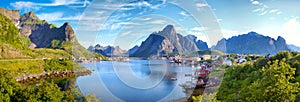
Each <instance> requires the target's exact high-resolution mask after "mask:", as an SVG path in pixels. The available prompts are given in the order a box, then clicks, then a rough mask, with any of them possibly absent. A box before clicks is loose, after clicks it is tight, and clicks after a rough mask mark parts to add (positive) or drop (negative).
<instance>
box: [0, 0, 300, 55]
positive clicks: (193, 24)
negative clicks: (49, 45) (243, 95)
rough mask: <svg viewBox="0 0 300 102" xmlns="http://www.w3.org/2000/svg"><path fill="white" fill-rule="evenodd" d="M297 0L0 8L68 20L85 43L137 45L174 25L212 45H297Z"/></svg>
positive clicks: (110, 1)
mask: <svg viewBox="0 0 300 102" xmlns="http://www.w3.org/2000/svg"><path fill="white" fill-rule="evenodd" d="M299 4H300V0H19V1H18V0H2V2H1V3H0V7H3V8H6V9H14V10H20V13H21V14H24V13H26V12H29V11H34V12H35V14H36V15H37V16H38V17H39V18H40V19H44V20H47V21H48V22H50V23H53V24H55V25H57V26H61V25H63V24H64V23H65V22H69V23H70V24H71V25H72V27H73V29H74V31H75V33H76V36H77V39H78V41H79V42H80V43H81V44H82V45H83V46H85V47H88V46H90V45H96V44H100V45H102V46H107V45H112V46H120V47H121V48H122V49H129V48H131V47H133V46H135V45H140V44H141V42H142V41H144V40H145V39H146V38H147V37H148V36H149V35H150V34H151V33H153V32H158V31H161V30H162V29H163V28H164V27H165V26H166V25H169V24H171V25H174V27H175V29H176V31H177V32H178V33H180V34H182V35H184V36H185V35H188V34H193V35H196V36H197V37H198V39H200V40H203V41H206V42H208V45H209V46H212V45H215V44H216V43H217V42H218V41H219V40H220V39H221V38H223V37H224V38H230V37H232V36H236V35H240V34H246V33H248V32H250V31H255V32H257V33H259V34H262V35H265V36H270V37H272V38H275V39H277V37H278V36H282V37H284V38H285V39H286V41H287V43H288V44H294V45H297V46H300V41H298V39H299V38H300V37H299V34H300V18H299V17H300V13H299V12H300V9H298V8H299V7H298V5H299Z"/></svg>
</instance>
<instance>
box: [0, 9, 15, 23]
mask: <svg viewBox="0 0 300 102" xmlns="http://www.w3.org/2000/svg"><path fill="white" fill-rule="evenodd" d="M0 14H3V15H4V16H6V17H7V18H8V19H10V20H11V21H13V23H14V24H15V26H16V27H18V26H19V19H20V11H19V10H7V9H4V8H0Z"/></svg>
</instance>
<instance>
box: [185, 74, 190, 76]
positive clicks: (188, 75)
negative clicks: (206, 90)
mask: <svg viewBox="0 0 300 102" xmlns="http://www.w3.org/2000/svg"><path fill="white" fill-rule="evenodd" d="M184 76H192V74H184Z"/></svg>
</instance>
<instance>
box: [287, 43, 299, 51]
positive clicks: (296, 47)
mask: <svg viewBox="0 0 300 102" xmlns="http://www.w3.org/2000/svg"><path fill="white" fill-rule="evenodd" d="M288 46H289V48H290V49H291V51H296V52H300V47H298V46H296V45H293V44H290V45H288Z"/></svg>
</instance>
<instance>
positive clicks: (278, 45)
mask: <svg viewBox="0 0 300 102" xmlns="http://www.w3.org/2000/svg"><path fill="white" fill-rule="evenodd" d="M213 49H216V50H220V51H223V52H227V53H238V54H244V53H245V54H276V53H277V52H279V51H283V50H287V51H289V50H290V49H289V48H288V45H287V44H286V42H285V40H284V38H282V37H280V36H279V37H278V38H277V40H275V39H273V38H271V37H268V36H263V35H260V34H257V33H256V32H249V33H248V34H244V35H239V36H234V37H231V38H229V39H222V40H220V41H219V42H218V44H217V45H216V46H215V47H214V48H213Z"/></svg>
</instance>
